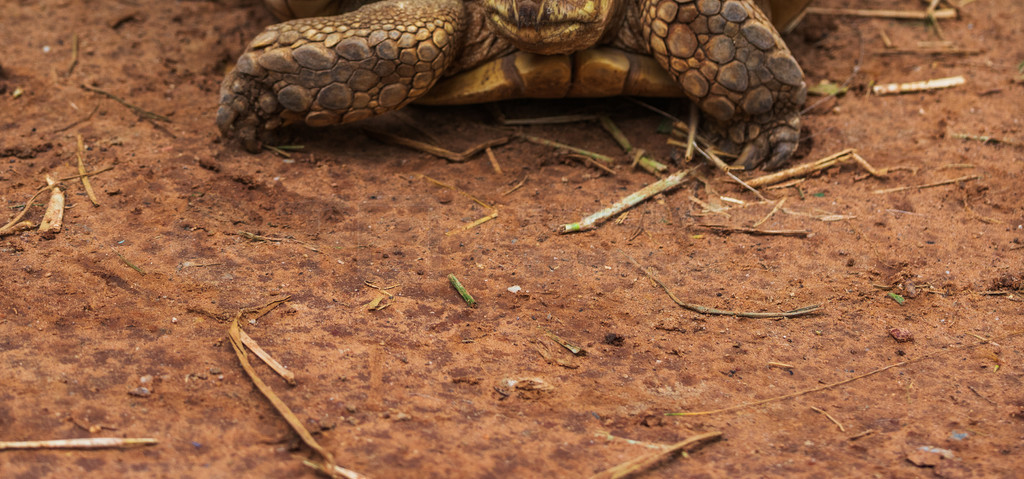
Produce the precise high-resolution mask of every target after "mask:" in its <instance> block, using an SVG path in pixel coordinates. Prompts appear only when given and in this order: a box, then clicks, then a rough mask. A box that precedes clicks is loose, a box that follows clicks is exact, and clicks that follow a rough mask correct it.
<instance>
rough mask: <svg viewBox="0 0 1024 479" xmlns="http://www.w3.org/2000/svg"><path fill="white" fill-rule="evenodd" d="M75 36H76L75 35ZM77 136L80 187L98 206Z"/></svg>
mask: <svg viewBox="0 0 1024 479" xmlns="http://www.w3.org/2000/svg"><path fill="white" fill-rule="evenodd" d="M75 38H78V36H77V35H76V36H75ZM75 136H76V137H77V138H78V174H80V175H82V187H83V188H85V194H87V195H88V196H89V201H91V202H92V205H93V206H99V205H100V202H99V200H98V199H96V192H95V191H93V190H92V183H91V182H90V181H89V176H88V175H87V173H88V172H87V171H85V160H84V157H85V145H84V143H83V141H82V135H75Z"/></svg>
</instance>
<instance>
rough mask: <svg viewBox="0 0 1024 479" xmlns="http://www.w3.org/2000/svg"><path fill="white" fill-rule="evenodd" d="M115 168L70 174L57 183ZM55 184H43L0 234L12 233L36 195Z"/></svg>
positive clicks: (109, 167) (0, 229)
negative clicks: (82, 173)
mask: <svg viewBox="0 0 1024 479" xmlns="http://www.w3.org/2000/svg"><path fill="white" fill-rule="evenodd" d="M113 169H114V167H113V166H108V167H106V168H103V169H102V170H97V171H94V172H92V173H88V174H84V175H75V176H69V177H67V178H61V179H59V180H57V183H60V182H62V181H70V180H77V179H79V178H81V177H83V176H96V175H98V174H100V173H106V172H108V171H110V170H113ZM55 186H56V184H54V185H49V184H47V185H46V186H42V187H40V188H39V189H38V190H36V193H35V194H34V195H32V197H31V198H29V199H28V201H26V202H25V207H24V208H22V210H21V213H18V214H17V215H15V216H14V219H12V220H11V221H9V222H8V223H7V224H5V225H3V226H0V236H4V235H6V234H9V233H11V229H12V228H13V227H14V225H15V224H17V223H18V222H20V221H21V219H22V218H24V217H25V214H27V213H28V209H29V207H31V206H32V202H33V201H35V199H36V197H38V196H39V195H41V194H43V192H45V191H46V190H49V189H51V188H54V187H55Z"/></svg>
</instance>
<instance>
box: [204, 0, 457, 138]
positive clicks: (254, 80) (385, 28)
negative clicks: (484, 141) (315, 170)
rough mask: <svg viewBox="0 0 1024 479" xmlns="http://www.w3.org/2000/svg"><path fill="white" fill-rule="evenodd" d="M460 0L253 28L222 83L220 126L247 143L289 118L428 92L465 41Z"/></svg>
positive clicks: (308, 118) (337, 112)
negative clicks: (255, 31) (260, 30)
mask: <svg viewBox="0 0 1024 479" xmlns="http://www.w3.org/2000/svg"><path fill="white" fill-rule="evenodd" d="M463 16H464V10H463V6H462V2H461V0H421V1H416V2H401V3H397V2H386V3H375V4H370V5H366V6H364V7H362V8H360V9H359V10H356V11H354V12H350V13H346V14H343V15H338V16H333V17H319V18H304V19H298V20H292V21H288V22H285V23H279V24H277V25H273V26H271V27H268V28H267V29H266V30H264V31H263V33H261V34H259V35H257V36H256V38H255V39H253V41H252V42H251V43H250V44H249V47H248V49H247V50H246V52H245V53H243V54H242V56H241V57H239V59H238V63H237V66H236V67H235V69H234V70H232V71H231V73H229V74H228V75H227V77H225V79H224V82H223V83H222V84H221V97H220V109H219V110H218V111H217V126H218V127H219V128H220V131H221V132H222V133H223V134H224V135H225V136H236V137H238V139H239V140H241V142H242V144H243V146H245V148H246V149H247V150H249V151H258V150H259V148H260V138H261V137H262V136H263V135H265V134H266V133H267V131H268V130H272V129H274V128H277V127H279V126H281V125H283V124H285V123H289V122H293V121H304V122H305V123H306V124H308V125H311V126H325V125H330V124H334V123H347V122H350V121H356V120H360V119H363V118H368V117H370V116H373V115H379V114H381V113H384V112H387V111H390V110H395V109H398V108H401V107H402V106H404V105H405V104H407V103H409V102H411V101H413V100H415V99H416V98H417V97H419V96H420V95H422V94H423V93H425V92H426V91H427V90H429V89H430V87H431V86H432V85H433V84H434V82H435V81H436V80H437V79H438V78H440V77H441V74H442V73H443V72H444V71H445V69H447V68H448V66H449V65H450V64H451V62H452V59H453V58H454V56H455V54H456V48H457V47H458V45H459V38H458V35H459V32H460V24H461V22H462V21H463Z"/></svg>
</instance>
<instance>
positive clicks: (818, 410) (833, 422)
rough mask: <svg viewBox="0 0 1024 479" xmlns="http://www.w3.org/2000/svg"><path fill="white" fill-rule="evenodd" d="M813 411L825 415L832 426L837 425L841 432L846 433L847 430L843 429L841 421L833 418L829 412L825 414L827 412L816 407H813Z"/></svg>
mask: <svg viewBox="0 0 1024 479" xmlns="http://www.w3.org/2000/svg"><path fill="white" fill-rule="evenodd" d="M811 410H812V411H814V412H816V413H819V414H822V415H824V416H825V417H826V418H828V420H829V421H832V424H835V425H836V426H839V432H846V428H845V427H843V425H842V424H840V423H839V421H836V418H834V417H832V415H831V414H829V413H827V412H825V411H823V410H821V409H818V408H816V407H814V406H811Z"/></svg>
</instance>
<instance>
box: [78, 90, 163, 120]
mask: <svg viewBox="0 0 1024 479" xmlns="http://www.w3.org/2000/svg"><path fill="white" fill-rule="evenodd" d="M82 89H84V90H86V91H91V92H93V93H99V94H101V95H103V96H106V97H107V98H110V99H111V100H114V101H116V102H118V103H120V104H122V105H124V106H125V107H126V108H128V109H129V110H131V111H132V113H135V114H136V115H139V116H140V117H142V118H145V119H148V120H157V121H162V122H165V123H170V122H171V119H170V118H168V117H166V116H163V115H159V114H156V113H153V112H151V111H148V110H143V109H142V108H139V107H137V106H135V105H132V104H131V103H128V102H127V101H124V99H122V98H121V97H119V96H117V95H115V94H113V93H110V92H107V91H106V90H101V89H99V88H96V87H94V86H89V85H84V84H83V85H82Z"/></svg>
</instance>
